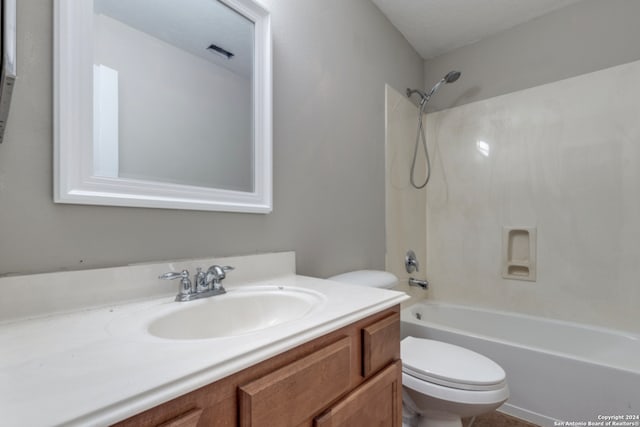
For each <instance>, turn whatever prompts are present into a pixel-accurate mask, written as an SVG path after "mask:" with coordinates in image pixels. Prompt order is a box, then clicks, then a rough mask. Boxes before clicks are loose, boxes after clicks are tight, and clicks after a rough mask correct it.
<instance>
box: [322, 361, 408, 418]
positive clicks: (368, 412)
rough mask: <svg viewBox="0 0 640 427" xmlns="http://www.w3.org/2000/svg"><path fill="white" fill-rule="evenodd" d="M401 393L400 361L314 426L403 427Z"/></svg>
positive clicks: (369, 381)
mask: <svg viewBox="0 0 640 427" xmlns="http://www.w3.org/2000/svg"><path fill="white" fill-rule="evenodd" d="M401 390H402V362H400V361H399V360H398V361H396V362H394V363H393V364H391V365H389V366H387V367H386V368H385V369H383V370H382V371H381V372H380V373H378V374H377V375H374V376H373V377H371V378H370V379H369V380H367V382H365V383H364V384H362V385H361V386H360V387H358V388H357V389H356V390H354V391H353V392H352V393H351V394H349V395H347V397H345V398H344V399H342V400H341V401H340V402H338V404H336V405H335V406H333V407H332V408H330V409H329V410H328V411H326V412H325V413H323V414H322V415H320V416H319V417H316V419H315V421H314V427H372V426H385V427H401V425H402V391H401Z"/></svg>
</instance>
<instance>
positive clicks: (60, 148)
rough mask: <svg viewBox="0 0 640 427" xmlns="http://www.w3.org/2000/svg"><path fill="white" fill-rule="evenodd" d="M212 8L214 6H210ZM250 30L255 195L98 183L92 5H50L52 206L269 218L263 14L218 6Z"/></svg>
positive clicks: (231, 3)
mask: <svg viewBox="0 0 640 427" xmlns="http://www.w3.org/2000/svg"><path fill="white" fill-rule="evenodd" d="M211 1H216V0H211ZM217 1H220V2H221V3H223V4H225V5H227V6H228V7H230V8H231V9H233V10H235V11H236V12H238V13H240V14H241V15H243V16H245V17H246V18H247V19H249V20H251V21H252V22H254V24H255V32H254V34H255V37H254V63H253V76H254V77H253V115H254V144H253V148H254V150H253V154H254V156H253V176H254V178H253V179H254V182H253V184H254V185H253V190H254V191H253V192H242V191H234V190H225V189H220V188H206V187H197V186H190V185H180V184H171V183H160V182H153V181H144V180H135V179H125V178H112V177H99V176H94V175H93V174H92V169H93V143H92V141H93V0H54V51H53V53H54V201H55V202H56V203H71V204H83V205H106V206H130V207H146V208H169V209H189V210H204V211H226V212H248V213H269V212H271V210H272V192H273V190H272V114H273V113H272V60H271V56H272V53H271V20H270V15H269V12H268V11H267V10H266V9H265V8H264V7H263V6H261V5H260V4H258V3H256V2H255V1H253V0H217Z"/></svg>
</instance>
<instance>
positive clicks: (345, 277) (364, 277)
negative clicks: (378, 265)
mask: <svg viewBox="0 0 640 427" xmlns="http://www.w3.org/2000/svg"><path fill="white" fill-rule="evenodd" d="M329 280H333V281H336V282H342V283H349V284H352V285H361V286H369V287H372V288H392V287H393V286H395V284H396V283H398V278H397V277H396V276H395V275H393V274H391V273H389V272H388V271H380V270H358V271H350V272H348V273H343V274H338V275H337V276H331V277H329Z"/></svg>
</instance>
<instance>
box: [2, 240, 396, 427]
mask: <svg viewBox="0 0 640 427" xmlns="http://www.w3.org/2000/svg"><path fill="white" fill-rule="evenodd" d="M214 264H219V265H233V266H234V267H235V270H234V271H232V272H229V273H228V274H227V278H226V279H225V288H226V289H227V293H226V294H224V295H218V296H213V297H210V298H205V299H201V300H196V301H189V302H176V301H174V299H175V294H176V288H177V285H176V283H175V281H172V282H169V281H164V280H160V279H158V276H159V275H161V274H164V273H166V272H167V271H178V272H179V271H181V270H182V269H188V270H189V271H195V269H196V267H198V266H203V267H206V266H208V265H214ZM0 281H2V283H1V284H2V286H3V289H4V290H5V291H7V293H6V294H5V295H13V299H12V301H8V300H9V299H10V298H4V299H3V300H2V301H1V302H0V313H2V316H3V318H2V321H1V322H0V342H1V343H2V352H1V353H0V378H1V381H0V413H2V414H3V415H2V417H3V422H6V423H7V424H8V425H29V426H52V425H71V426H89V425H92V426H93V425H95V426H103V425H118V426H139V425H144V426H160V425H162V426H171V427H178V426H180V427H186V426H223V425H224V426H236V425H238V426H276V425H277V426H307V425H308V426H359V425H362V426H368V425H375V424H377V423H382V424H383V425H392V426H396V425H397V426H400V425H401V408H402V405H401V365H400V361H399V355H400V346H399V342H400V329H399V309H400V307H399V303H400V302H402V301H404V300H405V299H406V298H407V297H406V295H405V294H403V293H401V292H395V291H388V290H381V289H369V288H361V287H356V286H349V285H345V284H340V283H336V282H332V281H327V280H321V279H315V278H310V277H304V276H298V275H296V274H295V255H294V254H293V253H291V252H289V253H277V254H264V255H252V256H247V257H232V258H220V259H207V260H194V261H180V262H171V263H158V264H144V265H133V266H128V267H119V268H109V269H100V270H85V271H77V272H61V273H48V274H40V275H30V276H17V277H4V278H0ZM74 292H75V294H74ZM149 292H152V294H151V295H149V294H148V293H149ZM145 294H147V295H145ZM30 297H31V299H29V298H30ZM123 298H124V300H123ZM54 308H55V310H54ZM207 313H210V314H211V316H210V317H209V318H208V317H206V316H207ZM203 316H204V317H203ZM216 316H218V317H216ZM163 322H164V324H163ZM189 322H191V323H189ZM209 323H210V324H211V325H212V326H211V327H208V326H200V325H207V324H209ZM185 325H193V326H185ZM174 326H175V327H174ZM34 407H36V408H39V410H37V411H34V410H33V408H34Z"/></svg>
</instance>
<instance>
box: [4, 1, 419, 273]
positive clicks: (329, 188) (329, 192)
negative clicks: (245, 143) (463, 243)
mask: <svg viewBox="0 0 640 427" xmlns="http://www.w3.org/2000/svg"><path fill="white" fill-rule="evenodd" d="M263 3H264V4H265V5H266V6H267V7H268V8H269V9H270V10H271V12H272V27H273V38H274V40H273V45H274V66H273V71H274V82H273V83H274V210H273V213H271V214H269V215H255V214H237V213H211V212H196V211H179V210H160V209H141V208H119V207H93V206H80V205H58V204H54V203H53V196H52V192H53V190H52V187H53V181H52V179H53V171H52V155H53V154H52V153H53V137H52V129H53V127H52V123H53V110H52V95H53V86H52V82H53V79H52V45H53V41H52V36H53V29H52V18H53V16H52V15H53V11H52V2H42V1H41V0H20V1H19V2H18V39H17V42H18V81H17V83H16V86H15V91H14V97H13V105H12V109H11V113H10V116H9V121H8V125H7V132H6V139H5V142H4V143H3V144H1V145H0V274H11V273H18V274H20V273H30V272H42V271H56V270H65V269H80V268H90V267H101V266H115V265H123V264H128V263H135V262H145V261H152V260H164V259H174V258H192V257H204V256H221V255H232V254H250V253H256V252H268V251H281V250H295V251H296V253H297V257H298V258H297V268H298V272H299V273H301V274H306V275H313V276H327V275H330V274H334V273H338V272H343V271H346V270H349V269H354V268H384V253H385V237H384V225H385V222H384V212H385V209H384V197H385V196H384V188H385V181H384V170H385V169H384V84H385V82H388V83H389V84H390V85H391V86H393V87H395V88H396V89H397V90H400V91H401V90H403V89H404V88H405V87H408V86H419V85H421V84H422V82H423V78H424V73H423V67H424V61H423V60H422V59H421V58H420V57H419V56H418V55H417V54H416V53H415V51H414V50H413V49H412V48H411V47H410V46H409V44H408V43H407V42H406V41H405V39H404V38H403V37H402V35H400V33H399V32H398V31H396V30H395V29H394V28H393V27H392V26H391V24H390V23H389V22H388V21H387V19H386V18H385V17H384V16H383V15H382V14H381V13H380V12H379V10H378V9H377V8H376V7H375V6H374V5H373V3H371V2H370V1H369V0H349V1H342V0H331V1H328V0H305V1H300V0H265V1H263Z"/></svg>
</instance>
